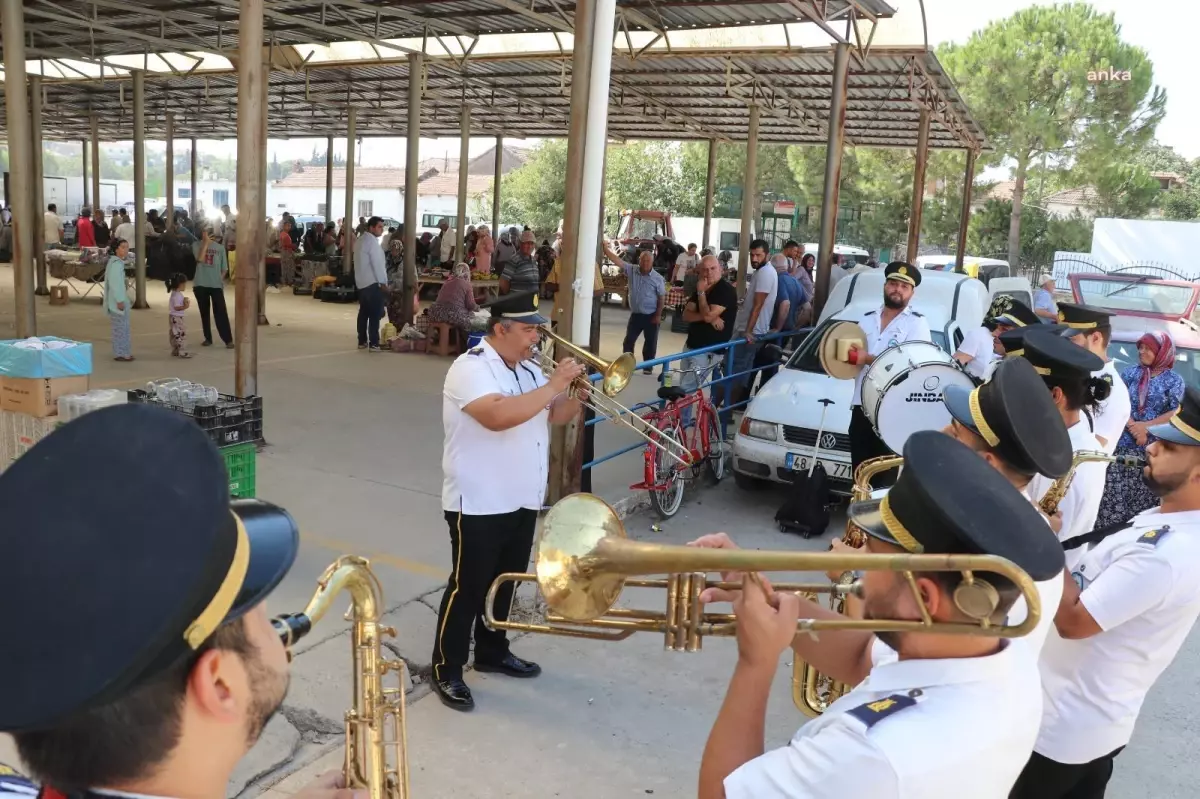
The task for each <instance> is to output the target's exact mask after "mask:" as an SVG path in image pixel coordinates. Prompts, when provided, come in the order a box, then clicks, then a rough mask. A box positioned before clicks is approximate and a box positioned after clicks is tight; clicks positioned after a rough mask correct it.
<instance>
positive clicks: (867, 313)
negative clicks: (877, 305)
mask: <svg viewBox="0 0 1200 799" xmlns="http://www.w3.org/2000/svg"><path fill="white" fill-rule="evenodd" d="M874 313H875V312H874V311H867V312H866V313H865V314H863V316H872V315H874Z"/></svg>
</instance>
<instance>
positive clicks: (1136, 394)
mask: <svg viewBox="0 0 1200 799" xmlns="http://www.w3.org/2000/svg"><path fill="white" fill-rule="evenodd" d="M1137 350H1138V363H1137V365H1136V366H1130V367H1129V368H1128V369H1125V370H1124V371H1122V372H1121V379H1122V380H1123V381H1125V385H1126V386H1127V387H1128V388H1129V396H1130V398H1131V399H1132V400H1133V413H1132V415H1131V416H1130V418H1129V421H1128V422H1127V423H1126V424H1125V432H1124V433H1122V434H1121V439H1120V441H1118V442H1117V451H1116V454H1117V455H1136V456H1139V457H1143V458H1144V457H1145V456H1146V446H1147V445H1148V444H1149V443H1150V442H1151V441H1154V440H1155V439H1154V436H1152V435H1150V433H1149V432H1148V429H1149V428H1151V427H1153V426H1154V425H1156V424H1164V423H1165V422H1166V421H1167V420H1169V419H1170V418H1171V417H1172V416H1173V415H1174V414H1175V411H1176V410H1178V408H1179V403H1180V402H1181V401H1182V400H1183V389H1184V382H1183V378H1182V377H1180V376H1179V373H1178V372H1176V371H1175V342H1174V341H1172V340H1171V336H1170V335H1169V334H1167V333H1161V332H1159V333H1147V334H1146V335H1144V336H1142V337H1141V338H1140V339H1138V342H1137ZM1157 504H1158V497H1157V496H1155V494H1154V492H1153V491H1151V490H1150V488H1149V486H1147V485H1146V483H1145V481H1143V480H1142V472H1141V470H1140V469H1130V468H1127V467H1123V466H1117V465H1115V464H1114V465H1112V466H1110V467H1109V468H1108V478H1107V480H1106V481H1105V484H1104V500H1103V501H1102V502H1101V503H1100V514H1099V516H1097V517H1096V528H1097V529H1099V528H1101V527H1107V526H1109V525H1112V524H1122V523H1124V522H1127V521H1129V520H1130V519H1132V518H1133V517H1134V516H1136V515H1137V514H1139V513H1141V512H1142V511H1144V510H1149V509H1150V508H1153V507H1154V506H1155V505H1157Z"/></svg>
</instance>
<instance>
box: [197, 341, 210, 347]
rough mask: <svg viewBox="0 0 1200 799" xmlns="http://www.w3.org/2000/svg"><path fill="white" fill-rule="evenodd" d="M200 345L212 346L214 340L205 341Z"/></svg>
mask: <svg viewBox="0 0 1200 799" xmlns="http://www.w3.org/2000/svg"><path fill="white" fill-rule="evenodd" d="M200 346H201V347H211V346H212V342H211V341H205V342H204V343H202V344H201V345H200Z"/></svg>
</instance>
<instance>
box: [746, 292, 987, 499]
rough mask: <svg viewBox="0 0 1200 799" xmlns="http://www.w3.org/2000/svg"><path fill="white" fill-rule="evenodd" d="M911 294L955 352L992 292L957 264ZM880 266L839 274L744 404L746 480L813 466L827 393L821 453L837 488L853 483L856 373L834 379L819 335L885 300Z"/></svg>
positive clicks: (937, 336)
mask: <svg viewBox="0 0 1200 799" xmlns="http://www.w3.org/2000/svg"><path fill="white" fill-rule="evenodd" d="M921 278H922V279H921V285H920V286H919V287H918V288H917V290H916V292H915V293H914V295H913V300H912V306H913V309H914V310H916V311H919V312H920V313H922V314H924V315H925V318H926V320H927V321H928V322H929V330H930V333H931V334H932V336H933V343H934V344H936V345H938V346H939V347H941V348H942V349H943V350H946V351H947V352H953V351H954V350H955V349H956V348H957V347H958V345H959V344H960V343H962V339H963V336H964V335H965V333H966V332H967V331H969V330H972V329H973V328H976V327H978V326H979V325H981V324H982V323H983V317H984V314H986V313H987V310H988V306H989V305H990V304H991V296H990V295H989V293H988V290H987V288H985V287H984V285H983V283H981V282H979V281H978V280H976V279H974V278H971V277H967V276H966V275H960V274H955V273H953V272H932V271H926V272H923V273H922V275H921ZM883 283H884V276H883V272H882V270H870V271H866V272H860V273H858V274H854V275H848V276H847V278H845V279H843V280H841V281H839V282H838V283H837V285H835V286H834V287H833V291H832V292H831V294H830V296H829V300H828V302H826V304H825V307H824V308H823V309H822V311H821V317H820V319H819V320H818V322H817V326H816V327H815V328H814V329H813V330H812V332H811V333H809V335H808V336H807V337H806V338H805V339H804V341H803V342H802V343H801V344H800V346H799V347H797V348H796V351H795V352H794V353H793V354H792V356H791V358H789V359H788V361H787V363H786V365H785V366H784V367H783V368H781V369H780V370H779V373H778V374H777V375H775V377H773V378H772V379H771V380H770V381H769V382H768V383H767V384H766V386H764V387H763V388H762V389H761V390H760V391H759V393H758V394H757V395H756V396H755V397H754V399H753V400H751V401H750V404H749V405H748V406H746V412H745V414H744V415H743V416H742V422H741V424H740V425H739V427H738V430H737V433H736V435H735V437H734V442H733V474H734V479H735V480H736V481H737V483H738V485H739V486H741V487H743V488H753V487H759V486H761V485H762V484H763V483H765V482H767V481H771V482H776V483H790V482H791V477H792V472H793V471H796V470H803V469H807V468H808V467H809V465H810V463H811V462H812V459H813V457H814V445H815V444H816V443H817V441H816V439H817V431H818V428H819V427H820V420H821V407H822V405H821V402H820V401H821V400H822V399H830V400H833V403H832V404H830V405H829V406H828V410H827V411H826V414H825V424H824V428H823V433H822V435H821V441H820V445H821V446H820V453H819V457H820V460H821V463H822V464H823V465H824V467H825V470H826V472H827V473H828V474H829V478H830V487H831V489H832V490H833V491H834V492H836V493H839V494H848V493H849V492H850V488H851V478H852V475H851V466H850V437H849V435H848V431H849V429H850V400H851V398H852V395H853V393H854V382H853V381H852V380H836V379H834V378H832V377H830V376H829V375H827V374H826V373H825V370H824V369H822V368H821V363H820V360H819V359H818V356H817V343H818V342H819V341H820V339H821V336H822V335H823V334H824V333H825V330H826V329H827V328H828V327H829V325H830V324H831V323H832V322H833V321H834V320H841V319H850V320H853V321H861V320H862V319H863V316H864V314H866V313H867V312H868V311H877V310H878V309H879V307H880V305H882V304H883Z"/></svg>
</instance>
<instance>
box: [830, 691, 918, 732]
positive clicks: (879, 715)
mask: <svg viewBox="0 0 1200 799" xmlns="http://www.w3.org/2000/svg"><path fill="white" fill-rule="evenodd" d="M916 703H917V700H916V699H914V698H913V697H911V696H903V695H901V694H892V695H891V696H889V697H886V698H884V699H877V700H875V701H874V702H867V703H866V704H865V705H859V706H858V707H856V708H854V709H852V710H849V711H847V712H848V713H849V714H850V715H851V716H854V717H855V718H856V719H858V720H859V721H861V722H862V723H863V724H866V725H867V729H868V730H869V729H871V728H872V727H874V726H875V725H876V724H878V723H879V722H880V721H881V720H882V719H886V718H887V717H888V716H890V715H892V714H894V713H899V712H900V711H901V710H904V709H905V708H909V707H912V706H913V705H915V704H916Z"/></svg>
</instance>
